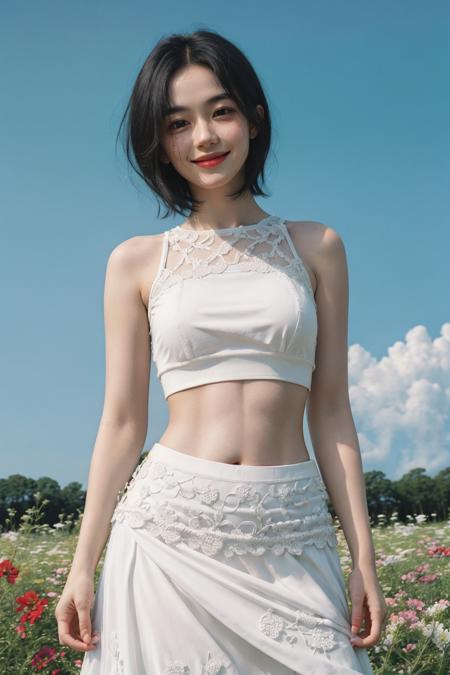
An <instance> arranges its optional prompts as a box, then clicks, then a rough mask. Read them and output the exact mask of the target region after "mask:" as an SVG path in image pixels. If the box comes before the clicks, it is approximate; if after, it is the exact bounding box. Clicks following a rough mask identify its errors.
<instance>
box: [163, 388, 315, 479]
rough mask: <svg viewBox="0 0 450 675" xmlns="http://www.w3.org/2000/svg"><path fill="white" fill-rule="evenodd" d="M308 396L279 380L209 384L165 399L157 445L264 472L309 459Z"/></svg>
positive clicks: (300, 389)
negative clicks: (306, 431)
mask: <svg viewBox="0 0 450 675" xmlns="http://www.w3.org/2000/svg"><path fill="white" fill-rule="evenodd" d="M308 394H309V391H308V389H307V388H306V387H304V386H302V385H298V384H294V383H291V382H285V381H281V380H233V381H226V382H214V383H208V384H205V385H201V386H196V387H191V388H190V389H184V390H182V391H179V392H176V393H174V394H172V395H171V396H169V397H168V398H167V404H168V408H169V423H168V425H167V427H166V429H165V431H164V433H163V435H162V436H161V437H160V439H159V442H160V443H161V444H163V445H167V446H169V447H170V448H173V449H174V450H177V451H178V452H185V453H187V454H189V455H192V456H194V457H200V458H202V459H208V460H212V461H217V462H225V463H227V464H243V465H244V464H245V465H254V466H269V465H279V464H295V463H297V462H302V461H306V460H308V459H310V456H309V453H308V450H307V448H306V445H305V441H304V437H303V416H304V410H305V404H306V400H307V398H308Z"/></svg>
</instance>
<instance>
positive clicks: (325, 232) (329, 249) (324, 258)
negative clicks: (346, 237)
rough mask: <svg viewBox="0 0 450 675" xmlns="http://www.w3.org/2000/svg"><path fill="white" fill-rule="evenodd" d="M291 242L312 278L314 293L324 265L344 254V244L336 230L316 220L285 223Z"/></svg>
mask: <svg viewBox="0 0 450 675" xmlns="http://www.w3.org/2000/svg"><path fill="white" fill-rule="evenodd" d="M286 226H287V227H288V230H289V234H290V235H291V238H292V241H293V242H294V245H295V247H296V249H297V251H298V253H299V255H300V257H301V258H302V259H303V261H304V263H305V266H306V267H307V271H308V272H309V273H310V276H312V282H311V285H312V287H313V290H314V292H316V289H317V284H318V280H319V278H320V276H321V270H322V269H323V267H324V265H329V264H330V262H331V261H332V260H336V259H337V258H338V257H339V256H341V255H342V254H343V253H344V244H343V241H342V238H341V236H340V234H339V232H338V231H337V230H335V229H334V228H332V227H330V226H329V225H326V224H324V223H321V222H319V221H317V220H291V221H286Z"/></svg>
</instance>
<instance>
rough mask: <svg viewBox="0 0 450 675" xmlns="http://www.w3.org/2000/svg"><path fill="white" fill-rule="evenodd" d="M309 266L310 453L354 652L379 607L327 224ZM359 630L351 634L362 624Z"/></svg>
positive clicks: (336, 268) (343, 271)
mask: <svg viewBox="0 0 450 675" xmlns="http://www.w3.org/2000/svg"><path fill="white" fill-rule="evenodd" d="M317 226H318V227H317V229H316V230H315V233H316V245H315V246H314V251H313V252H312V254H311V255H312V262H313V263H314V271H315V275H316V278H317V289H316V293H315V298H316V306H317V316H318V335H317V347H316V368H315V370H314V372H313V378H312V383H311V391H310V395H309V397H308V402H307V419H308V427H309V431H310V436H311V440H312V443H313V447H314V454H315V457H316V460H317V464H318V465H319V469H320V472H321V474H322V478H323V481H324V483H325V486H326V488H327V492H328V494H329V496H330V499H331V502H332V504H333V508H334V510H335V511H336V514H337V516H338V518H339V521H340V523H341V526H342V530H343V532H344V535H345V538H346V540H347V543H348V546H349V550H350V555H351V558H352V572H351V573H350V576H349V581H348V585H349V592H350V597H351V603H352V632H353V633H354V634H355V640H354V645H355V646H356V647H368V646H372V645H374V644H376V643H377V642H378V640H379V638H380V635H381V630H382V627H383V622H384V621H385V620H386V614H387V605H386V602H385V599H384V595H383V592H382V590H381V586H380V584H379V581H378V578H377V574H376V566H375V547H374V543H373V539H372V532H371V527H370V518H369V513H368V509H367V498H366V490H365V483H364V475H363V468H362V461H361V453H360V449H359V443H358V436H357V433H356V429H355V424H354V421H353V416H352V411H351V407H350V399H349V389H348V304H349V302H348V296H349V283H348V267H347V259H346V253H345V248H344V244H343V242H342V239H341V238H340V236H339V234H338V233H337V232H336V231H335V230H333V229H332V228H330V227H326V226H325V225H322V224H320V223H318V224H317ZM363 619H364V620H365V626H364V630H363V632H362V633H361V634H360V635H359V636H356V633H358V631H359V630H360V628H361V627H362V622H363Z"/></svg>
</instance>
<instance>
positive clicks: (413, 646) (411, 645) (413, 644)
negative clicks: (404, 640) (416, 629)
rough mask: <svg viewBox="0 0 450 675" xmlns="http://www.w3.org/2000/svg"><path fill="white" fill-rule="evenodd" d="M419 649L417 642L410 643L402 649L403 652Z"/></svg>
mask: <svg viewBox="0 0 450 675" xmlns="http://www.w3.org/2000/svg"><path fill="white" fill-rule="evenodd" d="M416 647H417V645H416V643H415V642H408V644H407V645H406V647H402V652H412V651H413V650H414V649H415V648H416Z"/></svg>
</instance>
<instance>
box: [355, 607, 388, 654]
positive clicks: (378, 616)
mask: <svg viewBox="0 0 450 675" xmlns="http://www.w3.org/2000/svg"><path fill="white" fill-rule="evenodd" d="M365 609H367V612H365V627H364V631H363V633H362V634H361V635H354V636H353V637H352V638H351V643H352V644H353V646H354V647H372V646H373V645H375V644H376V643H377V642H378V640H379V639H380V636H381V630H382V624H383V619H384V610H383V609H382V608H381V607H372V608H371V609H370V610H369V608H368V607H367V608H365Z"/></svg>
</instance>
